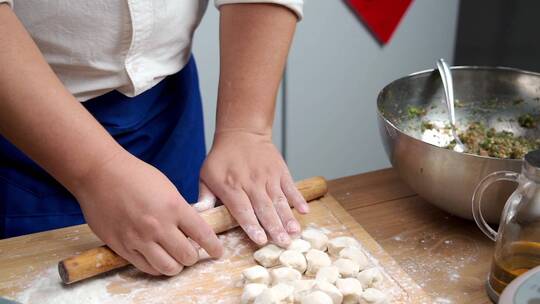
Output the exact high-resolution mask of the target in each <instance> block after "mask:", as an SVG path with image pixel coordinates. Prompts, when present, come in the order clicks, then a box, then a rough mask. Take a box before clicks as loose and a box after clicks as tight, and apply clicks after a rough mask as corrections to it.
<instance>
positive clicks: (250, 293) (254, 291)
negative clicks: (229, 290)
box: [240, 283, 268, 304]
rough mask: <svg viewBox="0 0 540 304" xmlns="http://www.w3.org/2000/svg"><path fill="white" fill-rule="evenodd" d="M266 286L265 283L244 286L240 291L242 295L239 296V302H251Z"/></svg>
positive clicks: (249, 303) (246, 303)
mask: <svg viewBox="0 0 540 304" xmlns="http://www.w3.org/2000/svg"><path fill="white" fill-rule="evenodd" d="M267 288H268V286H266V285H265V284H259V283H252V284H247V285H246V286H244V290H243V291H242V297H241V298H240V303H241V304H253V302H254V301H255V298H257V296H259V295H260V294H261V293H262V292H263V291H264V290H265V289H267Z"/></svg>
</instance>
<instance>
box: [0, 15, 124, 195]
mask: <svg viewBox="0 0 540 304" xmlns="http://www.w3.org/2000/svg"><path fill="white" fill-rule="evenodd" d="M0 20H2V21H1V22H0V133H1V134H2V135H4V136H5V137H6V138H8V139H9V140H10V141H11V142H12V143H14V144H15V145H16V146H17V147H18V148H19V149H21V150H22V151H24V152H25V153H26V154H27V155H28V156H29V157H31V158H32V159H33V160H34V161H36V162H37V163H39V164H40V165H41V166H42V167H43V168H45V169H46V170H47V171H48V172H49V173H50V174H52V175H53V176H54V177H55V178H56V179H57V180H59V181H60V182H61V183H62V184H64V185H65V186H66V187H68V188H71V189H70V190H71V191H72V192H73V188H75V187H77V183H78V182H79V181H80V180H81V179H82V178H83V177H84V176H85V175H86V174H87V173H88V172H90V170H91V169H92V168H97V167H99V166H100V164H101V163H103V162H104V161H106V160H107V159H108V158H111V157H112V156H113V155H115V154H116V153H117V152H118V151H121V147H120V146H119V145H118V144H117V143H116V142H115V141H114V139H113V138H112V137H111V136H110V135H109V134H108V133H107V131H106V130H105V129H103V127H101V125H100V124H99V123H98V122H97V121H96V120H95V119H94V118H93V117H92V116H91V115H90V113H89V112H88V111H86V109H85V108H84V107H83V106H82V105H81V104H80V103H79V102H78V101H77V100H76V99H75V98H74V97H73V96H72V95H71V94H70V93H69V92H68V91H67V90H66V89H65V88H64V86H63V85H62V83H61V82H60V81H59V79H58V78H57V77H56V75H55V74H54V72H53V71H52V70H51V68H50V67H49V65H48V64H47V63H46V61H45V60H44V58H43V56H42V55H41V53H40V51H39V49H38V48H37V46H36V45H35V44H34V42H33V41H32V39H31V37H30V36H29V34H28V33H27V32H26V30H25V29H24V27H23V26H22V24H21V23H20V22H19V21H18V19H17V17H16V16H15V15H14V13H13V12H12V11H11V9H10V8H9V7H8V6H7V5H0Z"/></svg>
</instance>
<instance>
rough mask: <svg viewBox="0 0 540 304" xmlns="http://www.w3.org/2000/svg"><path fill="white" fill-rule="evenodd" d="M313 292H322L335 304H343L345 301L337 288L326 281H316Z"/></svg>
mask: <svg viewBox="0 0 540 304" xmlns="http://www.w3.org/2000/svg"><path fill="white" fill-rule="evenodd" d="M313 290H314V291H315V290H320V291H322V292H324V293H325V294H327V295H328V296H329V297H330V298H331V299H332V302H333V303H334V304H341V301H343V295H342V294H341V292H339V290H338V289H337V287H336V286H334V285H333V284H330V283H328V282H325V281H315V284H313Z"/></svg>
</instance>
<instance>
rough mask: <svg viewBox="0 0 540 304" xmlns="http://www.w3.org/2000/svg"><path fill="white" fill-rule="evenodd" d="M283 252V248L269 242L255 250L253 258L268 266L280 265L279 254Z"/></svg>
mask: <svg viewBox="0 0 540 304" xmlns="http://www.w3.org/2000/svg"><path fill="white" fill-rule="evenodd" d="M282 252H283V249H281V248H279V247H278V246H276V245H274V244H268V245H266V246H264V247H262V248H261V249H259V250H257V251H255V253H254V254H253V258H255V261H257V262H258V263H259V264H261V265H262V266H264V267H266V268H270V267H274V266H277V265H279V256H280V254H281V253H282Z"/></svg>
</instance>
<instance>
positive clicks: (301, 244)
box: [287, 239, 311, 253]
mask: <svg viewBox="0 0 540 304" xmlns="http://www.w3.org/2000/svg"><path fill="white" fill-rule="evenodd" d="M310 249H311V244H310V243H309V242H308V241H306V240H303V239H295V240H293V241H292V242H291V244H290V245H289V247H288V248H287V250H294V251H300V252H301V253H306V252H308V250H310Z"/></svg>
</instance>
